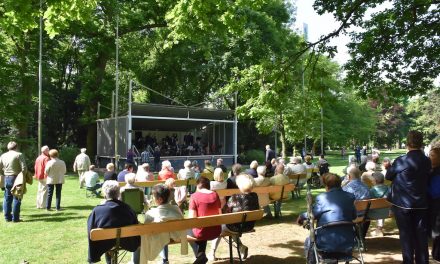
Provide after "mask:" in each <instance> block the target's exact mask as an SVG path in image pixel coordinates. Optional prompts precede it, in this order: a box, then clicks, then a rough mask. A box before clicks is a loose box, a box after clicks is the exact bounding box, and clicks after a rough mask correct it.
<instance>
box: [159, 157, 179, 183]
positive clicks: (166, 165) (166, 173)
mask: <svg viewBox="0 0 440 264" xmlns="http://www.w3.org/2000/svg"><path fill="white" fill-rule="evenodd" d="M169 178H173V179H174V178H175V177H174V173H173V171H172V168H171V162H169V161H168V160H165V161H163V162H162V170H161V171H160V172H159V175H158V176H157V179H158V180H161V181H166V180H168V179H169Z"/></svg>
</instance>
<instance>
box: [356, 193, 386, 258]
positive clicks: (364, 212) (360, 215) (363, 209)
mask: <svg viewBox="0 0 440 264" xmlns="http://www.w3.org/2000/svg"><path fill="white" fill-rule="evenodd" d="M354 205H355V207H356V212H357V218H356V219H355V220H354V221H353V222H354V223H355V224H356V225H357V229H358V232H359V237H360V238H361V244H362V247H363V249H364V250H365V241H364V238H363V231H364V230H363V229H364V228H363V224H364V223H365V222H367V221H370V220H377V219H386V218H391V217H393V215H392V213H391V211H389V213H388V214H387V215H385V216H384V217H380V218H372V217H371V210H377V209H388V210H389V209H391V203H390V202H388V201H387V199H386V198H375V199H365V200H357V201H355V202H354Z"/></svg>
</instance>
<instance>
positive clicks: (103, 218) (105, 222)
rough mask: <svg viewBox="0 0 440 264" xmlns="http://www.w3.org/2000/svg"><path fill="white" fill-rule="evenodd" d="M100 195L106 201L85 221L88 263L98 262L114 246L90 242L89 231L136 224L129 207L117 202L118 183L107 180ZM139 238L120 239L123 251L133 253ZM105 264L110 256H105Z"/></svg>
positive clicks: (138, 244) (107, 243) (105, 242)
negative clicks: (87, 238)
mask: <svg viewBox="0 0 440 264" xmlns="http://www.w3.org/2000/svg"><path fill="white" fill-rule="evenodd" d="M102 193H103V194H104V197H105V199H106V201H105V203H103V204H101V205H98V206H96V207H95V208H94V209H93V211H92V213H91V214H90V216H89V218H88V220H87V232H88V237H89V257H88V262H89V263H95V262H99V261H100V258H101V256H102V254H104V253H106V252H107V251H109V250H110V249H112V247H113V246H114V243H109V242H108V240H105V241H91V240H90V231H91V230H92V229H95V228H110V227H122V226H127V225H134V224H138V220H137V215H136V213H135V212H134V211H133V210H132V209H131V208H130V206H129V205H127V204H126V203H123V202H121V201H119V200H118V197H119V183H118V182H117V181H113V180H108V181H105V182H104V184H103V185H102ZM140 243H141V242H140V237H139V236H134V237H127V238H122V239H121V246H122V248H123V249H125V250H127V251H130V252H134V251H136V250H137V249H138V248H139V246H140ZM105 257H106V260H107V263H110V260H111V258H110V255H108V254H106V256H105Z"/></svg>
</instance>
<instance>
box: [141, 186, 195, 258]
mask: <svg viewBox="0 0 440 264" xmlns="http://www.w3.org/2000/svg"><path fill="white" fill-rule="evenodd" d="M152 195H153V199H154V202H155V204H156V205H157V207H155V208H152V209H150V210H148V211H147V212H146V213H145V223H146V224H147V223H152V222H154V223H159V222H166V221H170V220H176V219H183V214H182V212H181V211H180V209H179V208H178V207H177V206H176V205H172V204H170V203H168V201H169V199H170V196H171V193H170V190H169V189H168V187H167V186H166V185H164V184H158V185H155V186H153V187H152ZM170 240H173V241H182V240H185V241H186V231H180V232H179V231H178V232H171V233H160V234H156V235H151V236H141V242H142V243H141V244H142V250H140V261H141V263H144V260H147V261H153V260H155V259H156V257H157V256H158V255H159V254H160V256H161V258H162V263H168V243H169V242H170ZM137 254H139V252H137ZM137 254H136V255H137ZM136 255H135V257H134V260H135V261H134V262H135V263H136V259H137V256H136Z"/></svg>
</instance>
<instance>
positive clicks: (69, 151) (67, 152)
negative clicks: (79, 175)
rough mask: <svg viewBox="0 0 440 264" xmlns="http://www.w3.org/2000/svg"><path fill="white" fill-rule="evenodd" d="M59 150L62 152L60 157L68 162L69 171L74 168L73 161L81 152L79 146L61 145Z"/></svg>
mask: <svg viewBox="0 0 440 264" xmlns="http://www.w3.org/2000/svg"><path fill="white" fill-rule="evenodd" d="M58 152H59V153H60V159H61V160H63V161H64V162H65V163H66V167H67V170H68V171H71V170H72V169H73V163H74V162H75V158H76V155H78V154H79V152H80V151H79V148H77V147H70V146H64V147H61V148H60V149H59V150H58Z"/></svg>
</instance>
